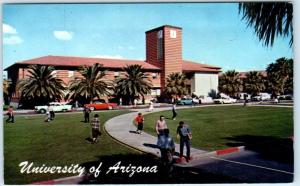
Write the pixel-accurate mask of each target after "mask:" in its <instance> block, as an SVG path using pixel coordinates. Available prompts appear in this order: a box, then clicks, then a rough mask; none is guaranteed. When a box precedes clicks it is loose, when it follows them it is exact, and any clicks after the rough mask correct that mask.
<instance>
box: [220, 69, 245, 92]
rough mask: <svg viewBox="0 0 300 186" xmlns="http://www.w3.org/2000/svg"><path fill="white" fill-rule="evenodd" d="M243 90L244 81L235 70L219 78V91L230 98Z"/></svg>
mask: <svg viewBox="0 0 300 186" xmlns="http://www.w3.org/2000/svg"><path fill="white" fill-rule="evenodd" d="M242 88H243V87H242V80H241V78H240V77H239V73H238V72H236V71H235V70H228V71H227V72H225V73H224V74H223V75H222V76H221V77H220V78H219V91H220V92H223V93H225V94H227V95H229V96H235V94H236V93H238V92H240V91H242Z"/></svg>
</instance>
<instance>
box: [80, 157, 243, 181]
mask: <svg viewBox="0 0 300 186" xmlns="http://www.w3.org/2000/svg"><path fill="white" fill-rule="evenodd" d="M97 158H98V159H99V160H98V161H93V162H86V163H84V164H82V165H81V166H83V167H85V169H86V170H90V168H91V167H93V166H94V167H96V168H97V167H98V166H99V164H100V163H101V162H102V165H101V167H100V170H101V172H100V174H99V175H98V177H95V176H94V174H89V175H87V176H86V179H85V180H84V181H82V182H81V183H80V184H159V183H163V184H166V183H238V181H237V180H234V179H232V178H229V177H226V176H221V175H215V174H212V173H205V172H203V173H201V174H198V173H197V174H195V173H191V171H192V169H191V168H180V167H172V173H171V174H170V173H169V170H166V168H165V167H164V166H163V165H162V163H161V161H160V159H159V158H156V157H154V156H152V155H148V154H118V155H110V156H101V157H97ZM118 163H119V165H118ZM121 166H124V168H125V169H126V168H128V167H130V168H128V170H129V171H127V172H126V171H125V172H123V173H122V170H121V169H115V170H117V171H116V172H114V170H113V169H112V170H111V171H109V170H110V167H115V168H116V167H119V168H121ZM132 166H136V167H138V166H142V167H143V168H147V167H154V166H157V169H156V170H157V172H148V173H145V172H140V173H138V172H135V173H134V174H133V175H132V176H130V174H131V173H132V169H133V168H132ZM126 170H127V169H126ZM148 170H149V169H148ZM239 183H240V182H239Z"/></svg>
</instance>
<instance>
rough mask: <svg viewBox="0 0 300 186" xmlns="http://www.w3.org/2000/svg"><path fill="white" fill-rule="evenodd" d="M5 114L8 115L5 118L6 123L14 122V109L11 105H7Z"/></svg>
mask: <svg viewBox="0 0 300 186" xmlns="http://www.w3.org/2000/svg"><path fill="white" fill-rule="evenodd" d="M6 115H7V116H8V118H7V119H6V123H9V122H11V123H14V122H15V118H14V109H13V107H12V106H9V108H8V110H7V113H6Z"/></svg>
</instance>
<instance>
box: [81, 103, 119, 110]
mask: <svg viewBox="0 0 300 186" xmlns="http://www.w3.org/2000/svg"><path fill="white" fill-rule="evenodd" d="M84 106H86V107H88V108H89V109H90V110H105V109H107V110H112V109H114V108H116V107H117V103H105V102H101V101H95V102H94V103H91V104H85V105H84Z"/></svg>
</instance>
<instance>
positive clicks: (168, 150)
mask: <svg viewBox="0 0 300 186" xmlns="http://www.w3.org/2000/svg"><path fill="white" fill-rule="evenodd" d="M169 133H170V132H169V129H164V135H163V137H162V139H163V140H162V143H161V146H160V153H161V159H162V162H163V164H170V163H172V161H173V154H174V152H175V143H174V140H173V138H172V137H171V136H170V135H169Z"/></svg>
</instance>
